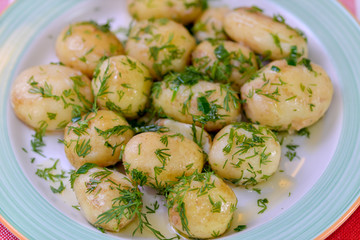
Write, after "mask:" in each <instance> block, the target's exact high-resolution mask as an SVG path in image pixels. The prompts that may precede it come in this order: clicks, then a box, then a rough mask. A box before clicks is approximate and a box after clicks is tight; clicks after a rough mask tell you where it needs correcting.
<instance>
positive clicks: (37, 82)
mask: <svg viewBox="0 0 360 240" xmlns="http://www.w3.org/2000/svg"><path fill="white" fill-rule="evenodd" d="M79 97H80V98H79ZM92 102H93V95H92V92H91V88H90V80H89V79H88V78H87V77H86V76H84V75H82V73H81V72H80V71H78V70H74V69H71V68H68V67H63V66H58V65H40V66H35V67H31V68H28V69H26V70H24V71H23V72H21V73H20V75H19V76H18V77H17V78H16V80H15V82H14V84H13V86H12V89H11V104H12V106H13V109H14V111H15V113H16V115H17V117H18V118H19V119H20V120H22V121H23V122H24V123H26V124H27V125H29V126H30V127H32V128H35V129H36V128H39V127H40V125H42V126H45V125H46V126H47V127H46V130H47V131H55V130H62V129H63V128H64V127H65V126H66V124H67V123H68V122H69V121H70V120H71V119H72V118H73V117H76V116H78V115H80V114H81V113H82V112H86V111H88V109H90V107H91V105H92Z"/></svg>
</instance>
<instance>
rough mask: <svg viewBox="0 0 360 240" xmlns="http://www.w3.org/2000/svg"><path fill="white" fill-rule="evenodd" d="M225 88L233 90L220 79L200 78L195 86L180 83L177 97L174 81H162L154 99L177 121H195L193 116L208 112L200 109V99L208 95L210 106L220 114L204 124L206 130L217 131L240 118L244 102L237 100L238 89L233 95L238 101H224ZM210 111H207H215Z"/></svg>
mask: <svg viewBox="0 0 360 240" xmlns="http://www.w3.org/2000/svg"><path fill="white" fill-rule="evenodd" d="M226 89H229V91H234V90H232V89H231V88H226V87H225V86H224V85H221V84H220V83H212V82H206V81H198V83H196V84H194V85H192V86H187V85H180V86H179V88H178V91H177V93H176V95H175V97H174V90H172V83H171V82H170V83H167V82H162V83H161V85H160V90H158V92H157V93H156V94H153V102H154V106H155V107H156V108H158V109H160V110H161V111H162V112H163V113H164V114H166V115H167V116H169V117H171V118H173V119H174V120H176V121H180V122H184V123H189V124H191V123H193V116H198V117H202V116H204V115H205V114H204V112H203V111H200V110H199V100H200V99H204V98H206V101H207V102H208V103H209V105H210V107H212V109H216V114H217V115H218V116H221V117H219V119H216V120H214V121H208V122H207V123H206V124H205V129H206V130H207V131H216V130H219V129H221V128H222V127H223V126H225V125H228V124H230V123H231V122H235V121H237V120H239V119H240V118H241V116H240V108H241V106H240V104H239V103H238V102H237V100H238V96H237V95H236V93H235V94H234V95H233V96H234V99H235V102H236V104H234V102H233V101H228V102H227V101H225V98H226V96H227V90H226ZM210 103H211V104H210ZM211 111H212V110H210V112H209V113H207V114H206V115H208V116H209V115H210V114H212V112H211ZM213 115H215V114H213ZM196 124H197V125H201V124H200V123H199V122H196Z"/></svg>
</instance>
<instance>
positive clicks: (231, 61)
mask: <svg viewBox="0 0 360 240" xmlns="http://www.w3.org/2000/svg"><path fill="white" fill-rule="evenodd" d="M192 62H193V64H194V66H195V67H198V68H199V69H200V70H201V71H202V72H204V73H207V74H208V75H209V76H210V77H211V78H212V79H215V81H219V82H225V83H227V82H229V83H231V84H232V86H233V87H234V89H239V90H240V87H241V86H242V85H243V84H244V83H245V82H246V80H248V79H249V78H250V77H251V76H252V75H253V74H254V73H255V72H256V71H257V69H258V64H257V62H256V57H255V54H254V53H253V52H252V51H251V50H250V49H249V48H248V47H245V46H243V45H241V44H239V43H235V42H232V41H204V42H202V43H200V44H199V45H198V46H197V47H196V48H195V50H194V51H193V52H192Z"/></svg>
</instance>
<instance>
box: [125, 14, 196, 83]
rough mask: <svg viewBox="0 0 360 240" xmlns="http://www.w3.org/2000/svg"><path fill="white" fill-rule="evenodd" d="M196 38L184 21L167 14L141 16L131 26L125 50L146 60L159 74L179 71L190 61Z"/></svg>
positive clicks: (139, 58)
mask: <svg viewBox="0 0 360 240" xmlns="http://www.w3.org/2000/svg"><path fill="white" fill-rule="evenodd" d="M194 47H195V39H194V37H193V36H191V34H190V33H189V31H188V30H187V29H186V28H185V27H184V26H183V25H181V24H179V23H176V22H174V21H172V20H169V19H167V18H160V19H150V20H142V21H139V22H137V23H136V24H135V26H133V27H132V29H131V31H130V34H129V39H128V41H127V42H126V46H125V51H126V54H127V55H129V56H131V57H133V58H135V59H138V60H139V61H140V62H142V63H144V64H145V65H146V66H147V67H148V68H149V69H150V73H151V74H152V75H153V76H154V77H157V78H161V77H162V76H163V75H165V74H166V73H168V72H170V71H176V72H180V71H182V70H184V69H185V67H186V66H187V65H188V64H189V63H190V57H191V51H192V50H193V48H194Z"/></svg>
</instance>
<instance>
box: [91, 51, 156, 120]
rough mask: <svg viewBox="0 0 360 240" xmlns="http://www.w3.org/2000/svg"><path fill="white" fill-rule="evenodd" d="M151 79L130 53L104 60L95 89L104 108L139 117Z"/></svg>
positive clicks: (93, 86) (148, 92)
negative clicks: (129, 55) (128, 55)
mask: <svg viewBox="0 0 360 240" xmlns="http://www.w3.org/2000/svg"><path fill="white" fill-rule="evenodd" d="M151 85H152V78H151V75H150V73H149V71H148V69H147V67H146V66H145V65H144V64H142V63H141V62H139V61H137V60H136V59H133V58H131V57H127V56H115V57H110V58H109V59H107V60H105V61H104V62H103V63H102V64H101V66H100V68H99V74H98V75H95V76H94V79H93V81H92V88H93V90H94V94H95V96H97V103H98V104H99V106H100V107H101V108H105V109H110V110H112V111H115V112H120V113H122V114H123V115H124V116H125V117H126V118H130V119H133V118H136V117H138V113H139V112H141V111H143V110H144V109H145V107H146V105H147V104H148V101H149V95H150V90H151Z"/></svg>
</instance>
